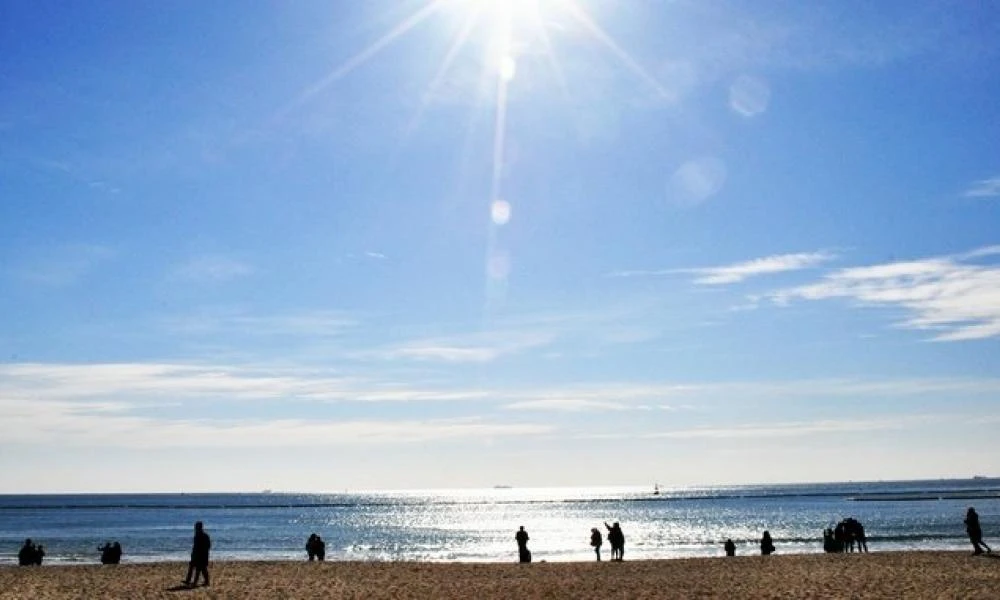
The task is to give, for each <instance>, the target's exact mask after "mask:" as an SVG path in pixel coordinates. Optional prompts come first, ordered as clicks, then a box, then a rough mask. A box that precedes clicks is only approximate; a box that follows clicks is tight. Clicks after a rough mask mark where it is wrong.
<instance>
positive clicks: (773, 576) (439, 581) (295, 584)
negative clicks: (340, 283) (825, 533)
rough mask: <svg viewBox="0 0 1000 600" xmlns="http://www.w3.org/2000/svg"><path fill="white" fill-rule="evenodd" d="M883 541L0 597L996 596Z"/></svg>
mask: <svg viewBox="0 0 1000 600" xmlns="http://www.w3.org/2000/svg"><path fill="white" fill-rule="evenodd" d="M970 554H971V553H970V552H935V551H889V552H872V553H870V554H859V553H853V554H850V553H848V554H790V555H772V556H767V557H762V556H752V555H744V556H737V557H733V558H727V557H716V558H677V559H655V560H634V561H629V560H627V559H626V560H625V561H624V562H620V563H619V562H610V561H605V562H600V563H598V562H596V561H590V562H553V563H550V562H536V563H532V564H516V563H513V562H511V563H432V562H415V561H412V562H411V561H401V562H380V561H328V562H322V563H319V562H313V563H310V562H307V561H305V560H302V561H218V562H212V563H211V564H210V573H211V576H212V585H211V586H210V587H207V588H206V587H198V588H195V589H193V590H188V589H187V588H184V587H183V586H182V585H181V580H182V579H183V577H184V575H185V573H186V570H187V564H186V563H185V562H157V563H123V564H121V565H108V566H104V565H82V564H80V565H67V564H58V565H43V567H41V568H34V567H17V566H4V567H0V599H7V598H10V599H13V598H40V599H42V600H57V599H62V598H79V597H103V598H125V597H129V598H176V594H177V593H184V594H190V595H192V596H195V595H197V596H199V597H207V598H251V599H253V598H261V599H263V598H275V597H287V598H444V599H448V598H456V599H457V598H467V597H469V596H475V597H476V598H477V600H485V599H490V598H498V599H499V598H510V597H521V598H595V599H596V598H601V599H602V600H603V599H605V598H608V597H625V598H654V597H655V598H688V597H726V596H729V597H750V596H753V597H765V598H766V597H810V596H811V597H823V598H831V597H832V598H839V597H851V598H899V597H907V598H910V597H912V598H923V597H934V598H938V597H947V598H952V597H953V598H995V597H996V590H997V589H1000V555H989V556H985V555H984V556H971V555H970Z"/></svg>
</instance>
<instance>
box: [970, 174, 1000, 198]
mask: <svg viewBox="0 0 1000 600" xmlns="http://www.w3.org/2000/svg"><path fill="white" fill-rule="evenodd" d="M962 195H963V196H965V197H966V198H995V197H997V196H1000V177H990V178H989V179H983V180H981V181H976V182H975V183H973V184H972V185H971V186H969V188H968V189H967V190H965V193H964V194H962Z"/></svg>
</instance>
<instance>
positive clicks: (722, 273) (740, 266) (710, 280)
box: [611, 252, 836, 285]
mask: <svg viewBox="0 0 1000 600" xmlns="http://www.w3.org/2000/svg"><path fill="white" fill-rule="evenodd" d="M835 258H836V255H835V254H832V253H830V252H799V253H795V254H774V255H772V256H765V257H763V258H755V259H753V260H748V261H744V262H739V263H734V264H731V265H723V266H719V267H694V268H687V269H659V270H650V271H643V270H638V271H617V272H614V273H611V276H612V277H657V276H662V275H674V274H677V273H692V274H694V275H696V276H697V277H696V278H695V280H694V282H695V283H697V284H699V285H725V284H729V283H739V282H741V281H745V280H747V279H749V278H751V277H756V276H759V275H770V274H774V273H785V272H788V271H799V270H802V269H809V268H812V267H817V266H819V265H821V264H823V263H825V262H828V261H831V260H833V259H835Z"/></svg>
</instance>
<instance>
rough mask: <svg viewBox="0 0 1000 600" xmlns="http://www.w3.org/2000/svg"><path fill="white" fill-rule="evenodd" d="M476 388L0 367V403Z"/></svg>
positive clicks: (236, 373) (129, 367)
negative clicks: (8, 401)
mask: <svg viewBox="0 0 1000 600" xmlns="http://www.w3.org/2000/svg"><path fill="white" fill-rule="evenodd" d="M484 394H485V392H483V391H482V390H477V389H452V388H448V387H437V388H435V387H419V386H402V385H398V384H392V383H386V382H383V381H372V380H365V379H361V378H353V377H343V376H336V375H335V374H332V373H330V372H327V371H308V370H302V369H288V368H272V369H269V368H263V367H241V366H231V365H183V364H170V363H102V364H44V363H17V364H8V365H0V400H17V401H30V402H40V401H70V400H80V401H86V402H91V401H95V400H103V401H109V400H115V401H119V400H122V399H127V400H128V402H130V403H132V404H138V403H142V404H143V405H146V403H148V402H149V401H153V402H162V401H163V399H165V398H166V399H174V400H192V399H206V398H211V399H216V400H218V399H223V400H228V401H239V400H272V401H274V400H313V401H324V402H334V401H345V402H346V401H356V402H404V401H415V400H421V401H434V400H468V399H475V398H481V397H483V395H484Z"/></svg>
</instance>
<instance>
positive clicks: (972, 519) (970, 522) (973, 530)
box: [965, 506, 993, 554]
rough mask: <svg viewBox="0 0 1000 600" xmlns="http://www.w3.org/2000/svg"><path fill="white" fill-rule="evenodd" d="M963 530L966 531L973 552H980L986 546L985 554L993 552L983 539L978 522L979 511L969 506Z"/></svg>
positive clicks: (981, 529)
mask: <svg viewBox="0 0 1000 600" xmlns="http://www.w3.org/2000/svg"><path fill="white" fill-rule="evenodd" d="M965 531H966V532H968V534H969V541H970V542H972V553H973V554H982V553H983V548H986V553H987V554H993V549H992V548H990V547H989V546H987V545H986V542H984V541H983V527H982V525H980V524H979V513H977V512H976V509H974V508H972V507H971V506H970V507H969V511H968V512H966V513H965ZM980 546H982V547H980Z"/></svg>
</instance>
